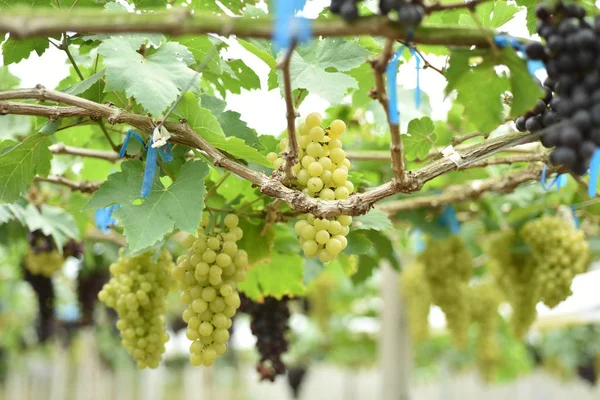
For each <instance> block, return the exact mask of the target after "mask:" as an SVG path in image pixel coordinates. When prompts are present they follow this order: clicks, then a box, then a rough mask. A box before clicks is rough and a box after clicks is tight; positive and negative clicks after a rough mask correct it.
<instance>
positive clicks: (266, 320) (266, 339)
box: [239, 294, 290, 382]
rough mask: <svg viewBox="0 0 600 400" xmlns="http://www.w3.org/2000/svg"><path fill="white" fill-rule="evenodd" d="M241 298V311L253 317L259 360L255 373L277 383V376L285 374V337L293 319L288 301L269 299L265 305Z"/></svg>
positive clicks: (252, 323) (263, 378)
mask: <svg viewBox="0 0 600 400" xmlns="http://www.w3.org/2000/svg"><path fill="white" fill-rule="evenodd" d="M240 298H241V306H240V309H239V311H241V312H245V313H248V314H250V317H251V323H250V329H251V330H252V334H253V335H254V336H255V337H256V340H257V342H256V348H257V350H258V353H259V355H260V360H259V362H258V364H257V365H256V370H257V372H258V373H259V375H260V379H261V380H269V381H271V382H274V381H275V378H276V377H277V376H278V375H283V374H285V371H286V367H285V364H284V362H283V360H282V359H281V356H282V355H283V353H285V352H286V351H287V349H288V341H287V338H286V333H287V331H288V329H289V326H288V321H289V318H290V311H289V309H288V304H287V301H288V299H287V298H286V297H284V298H282V299H281V300H278V299H276V298H274V297H266V298H265V299H264V301H263V302H262V303H255V302H253V301H251V300H250V299H248V298H247V297H246V296H244V295H242V294H241V295H240Z"/></svg>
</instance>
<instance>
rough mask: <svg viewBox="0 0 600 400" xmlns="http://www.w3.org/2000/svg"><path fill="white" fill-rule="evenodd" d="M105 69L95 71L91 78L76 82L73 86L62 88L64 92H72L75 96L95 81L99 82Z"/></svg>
mask: <svg viewBox="0 0 600 400" xmlns="http://www.w3.org/2000/svg"><path fill="white" fill-rule="evenodd" d="M104 72H105V70H101V71H100V72H97V73H95V74H94V75H92V76H90V77H89V78H87V79H85V80H83V81H81V82H78V83H76V84H74V85H73V86H71V87H69V88H66V89H64V90H62V92H64V93H66V94H71V95H73V96H77V95H78V94H81V93H83V92H85V91H86V90H88V89H89V88H91V87H92V86H93V85H94V83H96V82H98V81H99V80H100V79H101V78H102V77H103V76H104Z"/></svg>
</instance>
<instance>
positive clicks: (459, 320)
mask: <svg viewBox="0 0 600 400" xmlns="http://www.w3.org/2000/svg"><path fill="white" fill-rule="evenodd" d="M419 262H421V263H422V264H423V266H424V268H425V278H426V281H427V283H428V284H429V287H430V290H431V298H432V301H433V304H435V305H437V306H439V307H440V308H441V309H442V311H443V312H444V314H445V315H446V321H447V326H448V330H449V331H450V333H451V335H452V339H453V340H454V342H455V344H456V345H457V346H458V347H460V348H465V347H466V345H467V342H468V329H469V324H470V319H469V308H468V303H467V301H466V298H465V296H464V292H465V288H466V285H467V283H468V282H469V280H470V278H471V275H472V272H473V259H472V257H471V254H470V252H469V250H468V249H467V248H466V247H465V245H464V243H463V241H462V240H461V239H460V237H458V236H455V235H453V236H450V237H449V238H447V239H444V240H432V239H431V238H428V239H427V243H426V248H425V250H424V251H423V252H422V253H421V254H420V255H419Z"/></svg>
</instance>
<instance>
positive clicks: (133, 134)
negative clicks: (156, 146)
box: [119, 130, 146, 158]
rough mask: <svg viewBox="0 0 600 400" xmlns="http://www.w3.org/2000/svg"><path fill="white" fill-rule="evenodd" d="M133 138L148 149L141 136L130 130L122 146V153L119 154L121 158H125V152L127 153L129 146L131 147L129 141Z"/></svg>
mask: <svg viewBox="0 0 600 400" xmlns="http://www.w3.org/2000/svg"><path fill="white" fill-rule="evenodd" d="M131 137H133V138H134V139H136V140H137V141H138V142H140V143H141V144H142V146H144V148H145V147H146V143H144V140H143V139H142V138H141V137H140V135H138V134H137V133H135V132H134V131H132V130H128V131H127V134H126V135H125V140H123V145H122V146H121V151H120V152H119V158H123V157H125V152H126V151H127V146H129V140H130V139H131Z"/></svg>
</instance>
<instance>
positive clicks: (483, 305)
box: [466, 283, 502, 382]
mask: <svg viewBox="0 0 600 400" xmlns="http://www.w3.org/2000/svg"><path fill="white" fill-rule="evenodd" d="M466 296H467V302H468V304H469V313H470V315H471V319H472V320H473V322H475V323H476V324H477V326H478V332H477V348H476V352H475V354H476V359H477V366H478V369H479V372H480V374H481V376H482V378H483V379H484V380H485V381H487V382H490V381H492V380H493V379H494V377H495V375H496V370H497V368H498V362H499V360H500V355H501V348H500V343H499V342H498V337H497V332H498V328H499V322H500V320H499V315H498V306H499V305H500V303H501V302H502V293H501V292H500V291H499V290H498V287H497V286H496V285H493V284H491V283H484V284H479V285H473V286H470V287H469V288H468V290H467V291H466Z"/></svg>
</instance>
